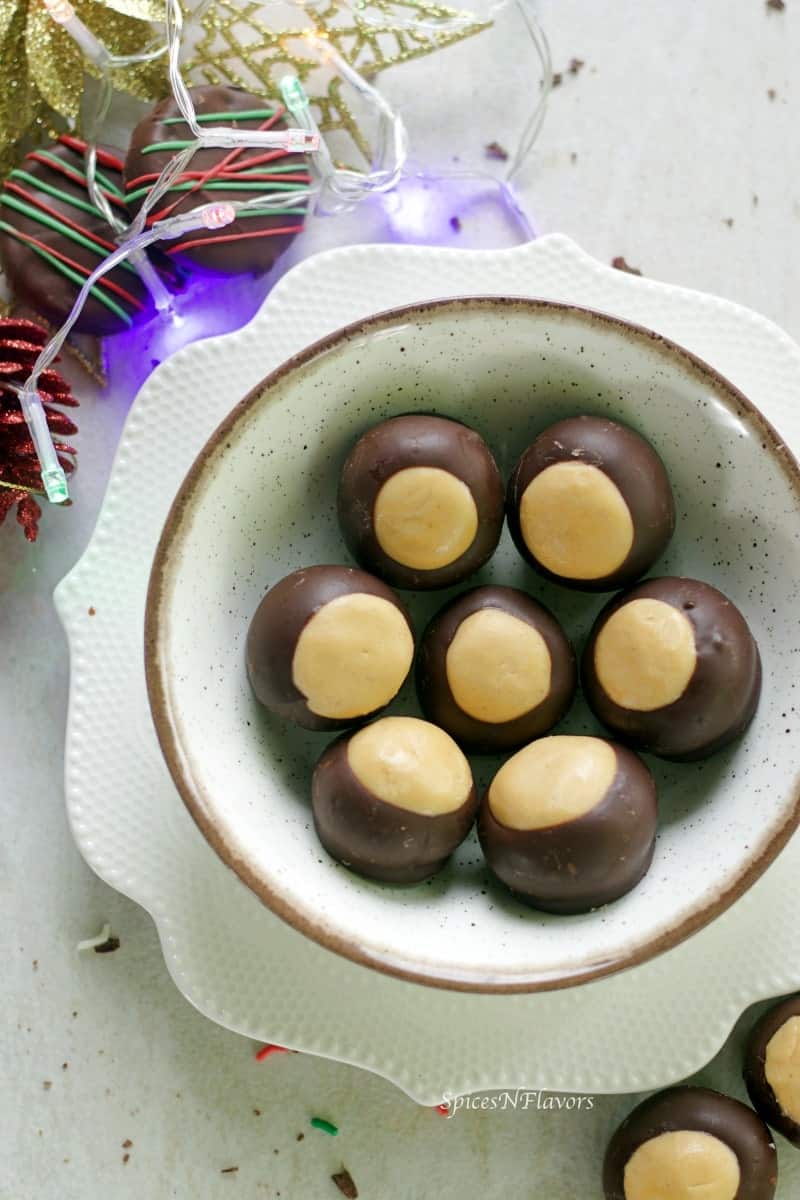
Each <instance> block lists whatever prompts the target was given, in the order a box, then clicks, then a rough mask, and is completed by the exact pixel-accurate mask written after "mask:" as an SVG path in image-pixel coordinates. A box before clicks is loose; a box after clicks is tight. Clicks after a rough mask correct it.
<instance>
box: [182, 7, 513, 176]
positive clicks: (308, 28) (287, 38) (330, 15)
mask: <svg viewBox="0 0 800 1200" xmlns="http://www.w3.org/2000/svg"><path fill="white" fill-rule="evenodd" d="M201 22H202V27H203V36H202V38H201V39H200V41H199V42H198V43H197V45H196V47H195V50H194V53H193V57H192V59H191V61H190V62H189V63H187V66H186V73H187V75H188V76H189V78H191V80H192V81H193V82H195V83H229V84H234V85H236V86H238V87H242V88H245V89H246V90H247V91H249V92H253V93H254V94H255V95H263V96H273V97H274V96H275V95H276V94H277V91H278V85H279V83H280V80H281V78H282V77H283V76H284V75H285V74H286V72H287V70H289V69H291V70H293V71H294V72H295V73H296V74H297V76H298V78H299V79H300V81H301V83H302V84H303V87H304V88H305V90H306V93H307V94H308V96H309V98H310V100H311V105H312V108H313V110H314V116H315V118H316V121H317V123H318V125H319V127H320V129H321V130H322V132H323V133H332V132H334V131H339V132H341V133H344V134H346V135H347V136H348V138H349V139H350V142H351V146H352V147H354V148H355V149H356V150H357V152H358V154H359V155H360V156H361V158H362V159H363V160H364V161H365V162H366V163H369V161H370V158H371V153H370V147H369V138H368V136H367V135H366V134H365V131H364V130H363V128H362V126H361V124H360V123H359V120H358V117H357V115H356V114H355V113H353V111H352V110H351V108H350V107H349V105H348V103H347V101H346V99H345V97H344V95H343V90H344V89H346V86H347V85H343V82H342V80H341V79H340V78H339V77H338V76H336V75H335V74H332V72H331V71H330V70H329V69H325V68H324V67H321V66H320V61H319V57H318V55H315V53H314V52H313V50H312V49H311V48H310V46H309V43H308V41H307V40H306V37H305V36H304V35H306V34H308V33H311V32H313V33H315V34H316V35H317V36H318V37H321V38H324V39H325V40H327V41H328V42H330V44H331V45H332V46H333V47H334V48H335V49H336V50H337V51H338V53H339V54H340V55H341V56H342V58H344V59H345V60H346V61H347V62H348V63H349V64H350V65H351V66H352V67H354V68H355V69H356V70H357V71H359V72H360V73H361V74H362V75H364V76H366V77H367V78H371V77H373V76H374V75H376V74H377V73H378V72H379V71H383V70H385V69H386V68H387V67H391V66H395V65H396V64H398V63H404V62H408V61H409V60H411V59H414V58H419V57H421V56H422V55H424V54H432V53H433V52H434V51H435V50H441V49H442V48H443V47H444V46H448V45H450V44H452V43H453V42H458V41H461V40H462V39H464V38H467V37H471V36H473V35H474V34H476V33H480V32H481V31H482V30H484V29H487V28H489V26H490V25H491V24H492V22H491V21H482V20H480V19H479V18H478V17H476V16H474V15H473V14H471V13H468V12H461V11H457V10H455V9H452V8H445V7H444V6H442V5H439V4H430V3H426V2H425V0H349V2H342V3H336V2H335V3H331V2H330V0H318V3H313V2H311V0H309V2H308V3H305V4H291V3H286V4H282V3H279V2H274V3H271V4H269V5H268V6H265V5H264V4H263V3H260V2H259V0H216V2H215V3H212V4H211V6H210V7H209V8H208V9H207V10H206V12H205V13H204V14H203V16H202V18H201ZM454 22H455V23H454ZM414 23H418V24H417V25H416V27H415V24H414Z"/></svg>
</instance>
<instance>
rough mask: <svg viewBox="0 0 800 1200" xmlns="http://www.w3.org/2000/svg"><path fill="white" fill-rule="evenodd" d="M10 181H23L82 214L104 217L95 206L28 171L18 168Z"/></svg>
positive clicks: (13, 172)
mask: <svg viewBox="0 0 800 1200" xmlns="http://www.w3.org/2000/svg"><path fill="white" fill-rule="evenodd" d="M9 178H10V179H23V180H24V181H25V183H28V184H30V185H31V187H32V188H35V189H36V190H37V191H39V192H46V193H47V195H48V196H53V197H55V199H56V200H61V201H62V203H64V204H70V205H71V206H72V207H73V208H79V209H80V210H81V211H82V212H86V213H90V214H91V215H92V216H93V217H102V215H103V214H102V213H101V212H100V210H99V209H97V208H95V207H94V205H93V204H89V203H88V201H86V200H80V199H79V198H78V197H77V196H70V194H69V192H62V190H61V188H57V187H53V185H52V184H51V183H45V182H44V180H43V179H37V178H36V176H35V175H29V174H28V172H27V171H23V170H22V169H21V168H19V167H17V169H16V170H14V171H12V172H11V175H10V176H9Z"/></svg>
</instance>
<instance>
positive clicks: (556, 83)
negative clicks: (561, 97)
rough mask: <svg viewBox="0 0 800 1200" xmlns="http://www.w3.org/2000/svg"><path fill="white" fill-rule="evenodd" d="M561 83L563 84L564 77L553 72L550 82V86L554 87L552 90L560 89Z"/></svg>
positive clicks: (558, 72) (559, 73)
mask: <svg viewBox="0 0 800 1200" xmlns="http://www.w3.org/2000/svg"><path fill="white" fill-rule="evenodd" d="M563 82H564V76H563V75H562V74H561V72H560V71H554V72H553V78H552V79H551V80H550V86H551V87H554V88H557V87H561V84H562V83H563Z"/></svg>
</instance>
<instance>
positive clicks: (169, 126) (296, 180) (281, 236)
mask: <svg viewBox="0 0 800 1200" xmlns="http://www.w3.org/2000/svg"><path fill="white" fill-rule="evenodd" d="M190 95H191V97H192V101H193V103H194V106H195V110H196V112H197V115H198V117H202V116H203V115H204V114H206V113H220V114H221V116H220V118H219V120H218V121H213V122H211V123H210V127H213V126H214V125H219V126H225V127H233V128H234V129H251V130H257V129H263V128H267V126H268V127H269V128H270V129H273V130H275V129H285V128H286V122H285V121H284V120H283V118H282V116H281V115H280V114H282V113H284V112H285V109H284V107H283V105H282V104H279V103H277V102H275V101H269V100H265V99H264V97H263V96H253V95H251V94H250V93H249V92H245V91H243V90H242V89H241V88H237V87H230V86H228V85H223V84H220V85H208V86H205V87H198V88H192V89H190ZM266 109H269V110H271V111H273V112H275V113H277V114H279V115H278V116H277V118H276V119H271V120H269V119H265V118H263V117H244V118H241V119H239V120H237V119H236V116H235V114H236V113H237V112H247V111H250V112H252V111H264V110H266ZM175 118H179V119H178V120H177V121H176V120H175ZM201 124H205V125H206V127H209V123H208V122H201ZM190 137H191V135H190V133H189V129H188V126H187V125H186V123H185V122H184V121H183V119H182V118H181V114H180V110H179V108H178V105H177V104H176V102H175V99H174V97H172V96H168V97H167V98H166V99H164V100H160V101H159V103H158V104H157V105H156V106H155V108H154V109H153V110H152V112H150V113H149V114H148V115H147V116H146V117H144V118H143V119H142V120H141V121H140V122H139V124H138V125H137V126H136V128H135V129H134V131H133V136H132V138H131V144H130V148H129V150H128V154H127V157H126V159H125V187H126V196H127V200H128V206H129V208H130V210H131V212H133V213H136V212H138V211H139V209H140V208H141V206H142V204H143V203H144V201H145V199H146V197H147V194H148V193H149V190H150V187H151V186H152V183H153V182H154V181H155V178H156V177H157V176H158V174H159V173H160V172H161V171H162V170H163V168H164V167H165V166H166V164H167V163H168V162H169V160H170V159H171V158H173V157H174V156H175V154H176V153H177V152H178V149H177V147H174V148H166V149H155V150H152V149H149V148H150V147H153V146H160V145H163V144H165V143H169V144H173V146H174V143H175V142H185V141H187V140H188V139H190ZM265 154H268V155H270V156H271V157H270V158H269V160H268V161H267V162H264V161H263V156H264V155H265ZM223 161H226V163H227V167H226V179H225V180H214V179H212V178H210V177H209V178H208V179H207V181H206V182H205V185H204V186H203V187H199V188H197V189H196V190H191V191H182V192H175V191H170V192H168V193H167V194H166V195H165V196H164V197H163V198H162V200H160V201H159V202H158V203H157V204H156V206H155V213H156V215H158V214H159V213H163V214H164V215H169V216H177V215H178V214H180V213H184V212H188V211H189V210H190V209H193V208H197V207H198V206H199V205H201V204H223V203H226V202H228V201H243V200H248V199H253V198H254V197H256V196H258V195H259V194H262V195H266V194H268V192H269V191H270V189H271V188H275V187H279V186H282V185H283V184H284V183H291V184H292V185H293V189H292V190H294V188H295V187H296V188H302V189H304V188H306V186H307V183H308V179H309V176H308V168H307V163H306V161H305V158H304V156H303V155H302V154H285V153H282V152H281V151H275V150H270V149H265V148H264V147H245V148H244V149H240V150H238V151H237V152H235V153H234V152H232V151H231V150H230V149H224V148H219V149H216V148H213V149H208V150H199V151H198V152H197V153H196V154H195V156H194V158H193V159H192V160H191V162H190V163H189V166H188V168H187V171H188V172H189V174H187V175H185V176H184V175H182V176H180V177H179V178H178V179H177V180H176V181H175V184H176V185H179V184H183V183H187V182H191V183H195V182H196V181H197V173H198V172H200V173H202V174H204V175H205V174H206V173H208V172H212V171H214V170H215V169H216V168H219V166H220V164H222V162H223ZM251 163H252V164H253V165H252V166H250V165H248V164H251ZM287 166H288V167H289V168H290V170H289V171H288V172H287V171H286V170H285V168H286V167H287ZM276 167H278V168H279V170H276V169H275V168H276ZM226 182H227V183H231V184H237V183H238V184H239V185H247V184H250V183H252V184H254V185H260V186H254V187H253V188H252V189H251V190H242V188H241V186H240V187H238V188H237V187H233V186H231V187H225V186H224V184H225V183H226ZM176 199H177V203H175V201H176ZM295 208H297V205H296V204H293V205H292V209H295ZM166 210H168V211H166ZM304 220H305V213H304V212H300V213H297V212H291V213H275V214H272V215H269V214H267V215H264V216H248V217H243V216H239V217H237V219H236V220H235V221H234V222H232V224H230V225H226V226H225V227H224V228H223V229H219V230H207V229H198V230H193V231H191V232H190V233H188V234H185V235H183V236H182V237H181V238H180V239H179V240H178V241H176V242H174V243H168V247H169V248H168V253H169V254H170V255H171V256H175V257H176V258H177V259H178V260H179V261H180V260H185V261H187V262H191V263H195V264H197V266H201V267H204V268H205V269H206V270H209V271H218V272H220V273H221V274H223V275H242V274H252V275H263V274H264V273H265V272H266V271H269V270H270V268H271V267H272V265H273V264H274V262H275V260H276V259H277V258H278V257H279V256H280V255H281V254H282V253H283V251H284V250H285V249H286V248H287V246H289V245H290V243H291V242H292V241H293V240H294V238H295V237H296V235H297V233H298V232H299V230H300V228H301V227H302V225H303V222H304ZM277 230H282V231H284V232H275V231H277Z"/></svg>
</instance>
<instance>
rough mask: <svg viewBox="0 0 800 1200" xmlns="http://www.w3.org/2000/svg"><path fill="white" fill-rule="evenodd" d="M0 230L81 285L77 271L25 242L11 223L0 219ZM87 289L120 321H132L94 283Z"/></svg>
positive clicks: (78, 285)
mask: <svg viewBox="0 0 800 1200" xmlns="http://www.w3.org/2000/svg"><path fill="white" fill-rule="evenodd" d="M0 231H2V232H3V233H7V234H9V235H10V236H11V237H13V238H16V240H17V241H21V242H22V243H23V245H25V246H26V247H27V249H28V250H32V251H33V252H34V254H38V255H39V257H40V258H43V259H44V260H45V262H48V263H49V264H50V266H51V267H53V269H54V270H56V271H58V272H59V273H60V274H61V275H65V276H66V277H67V279H71V280H72V282H73V283H74V284H76V286H77V287H78V288H82V287H83V285H84V283H85V282H86V280H85V279H84V278H83V277H82V276H80V275H79V274H78V273H77V271H73V270H72V268H71V267H68V266H67V264H66V263H62V262H61V261H60V259H58V258H55V257H54V255H52V254H48V253H47V251H46V250H43V249H42V248H41V247H40V246H32V245H31V244H30V242H26V241H25V239H24V238H21V237H20V236H19V231H18V230H16V229H15V228H14V226H13V225H9V224H8V222H7V221H0ZM89 291H90V294H91V295H92V296H94V298H95V299H96V300H99V301H100V303H101V304H104V305H105V306H106V308H109V309H111V311H112V312H113V313H116V315H117V316H118V317H119V318H120V319H121V320H122V321H124V322H125V324H126V325H128V326H131V325H132V324H133V321H132V320H131V318H130V317H129V316H128V314H127V313H126V312H125V309H124V308H122V307H121V306H120V305H119V304H117V303H116V301H115V300H112V299H111V297H110V296H107V295H106V294H105V293H104V292H102V291H101V290H100V289H99V288H98V287H97V285H96V284H93V285H92V287H91V288H90V289H89Z"/></svg>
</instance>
